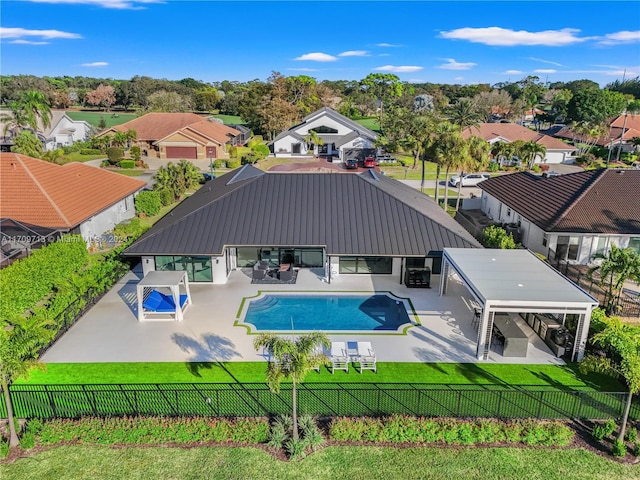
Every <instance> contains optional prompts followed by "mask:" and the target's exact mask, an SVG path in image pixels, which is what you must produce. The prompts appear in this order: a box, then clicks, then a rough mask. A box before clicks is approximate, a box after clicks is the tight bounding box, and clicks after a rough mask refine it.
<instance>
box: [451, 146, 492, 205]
mask: <svg viewBox="0 0 640 480" xmlns="http://www.w3.org/2000/svg"><path fill="white" fill-rule="evenodd" d="M466 147H467V148H466V150H467V151H466V154H465V155H464V157H462V165H461V171H460V178H462V175H464V172H465V171H467V172H479V171H480V170H484V169H485V168H487V167H488V166H489V150H490V148H491V147H490V146H489V143H488V142H487V141H486V140H485V139H484V138H480V137H476V136H475V135H474V136H471V137H469V138H468V139H467V141H466ZM461 194H462V181H460V182H458V197H457V198H456V212H457V211H458V209H459V208H460V197H461Z"/></svg>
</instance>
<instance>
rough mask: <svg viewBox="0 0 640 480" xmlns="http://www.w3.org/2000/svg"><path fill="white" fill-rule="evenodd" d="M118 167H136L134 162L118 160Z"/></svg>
mask: <svg viewBox="0 0 640 480" xmlns="http://www.w3.org/2000/svg"><path fill="white" fill-rule="evenodd" d="M118 166H119V167H120V168H134V167H135V166H136V162H135V161H134V160H120V161H119V162H118Z"/></svg>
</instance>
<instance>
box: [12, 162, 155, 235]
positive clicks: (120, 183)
mask: <svg viewBox="0 0 640 480" xmlns="http://www.w3.org/2000/svg"><path fill="white" fill-rule="evenodd" d="M145 185H146V182H144V181H142V180H138V179H135V178H131V177H126V176H124V175H120V174H119V173H114V172H108V171H106V170H103V169H100V168H97V167H92V166H90V165H85V164H83V163H77V162H72V163H68V164H66V165H63V166H61V165H56V164H53V163H49V162H45V161H43V160H38V159H35V158H31V157H27V156H25V155H19V154H16V153H0V217H2V218H12V219H14V220H17V221H19V222H24V223H29V224H32V225H38V226H42V227H50V228H61V229H71V228H74V227H76V226H77V225H79V224H80V223H82V222H83V221H84V220H86V219H88V218H89V217H91V216H93V215H95V214H96V213H98V212H100V211H102V210H104V209H105V208H107V207H109V206H111V205H113V204H114V203H116V202H118V201H120V200H121V199H123V198H124V197H126V196H127V195H130V194H132V193H134V192H136V191H138V190H140V189H142V188H144V186H145Z"/></svg>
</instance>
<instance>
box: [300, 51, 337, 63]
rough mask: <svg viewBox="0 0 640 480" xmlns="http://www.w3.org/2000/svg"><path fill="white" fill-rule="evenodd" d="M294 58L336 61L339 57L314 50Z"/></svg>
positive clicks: (313, 60)
mask: <svg viewBox="0 0 640 480" xmlns="http://www.w3.org/2000/svg"><path fill="white" fill-rule="evenodd" d="M294 60H309V61H312V62H335V61H336V60H338V58H337V57H334V56H333V55H327V54H326V53H322V52H313V53H305V54H304V55H300V56H299V57H298V58H295V59H294Z"/></svg>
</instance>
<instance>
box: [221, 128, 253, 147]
mask: <svg viewBox="0 0 640 480" xmlns="http://www.w3.org/2000/svg"><path fill="white" fill-rule="evenodd" d="M227 126H228V127H230V128H233V129H234V130H237V131H238V132H239V133H238V135H237V136H236V137H234V140H233V144H234V145H245V144H246V143H247V142H248V141H249V139H250V138H251V129H250V128H249V127H247V126H246V125H241V124H233V125H227Z"/></svg>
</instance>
